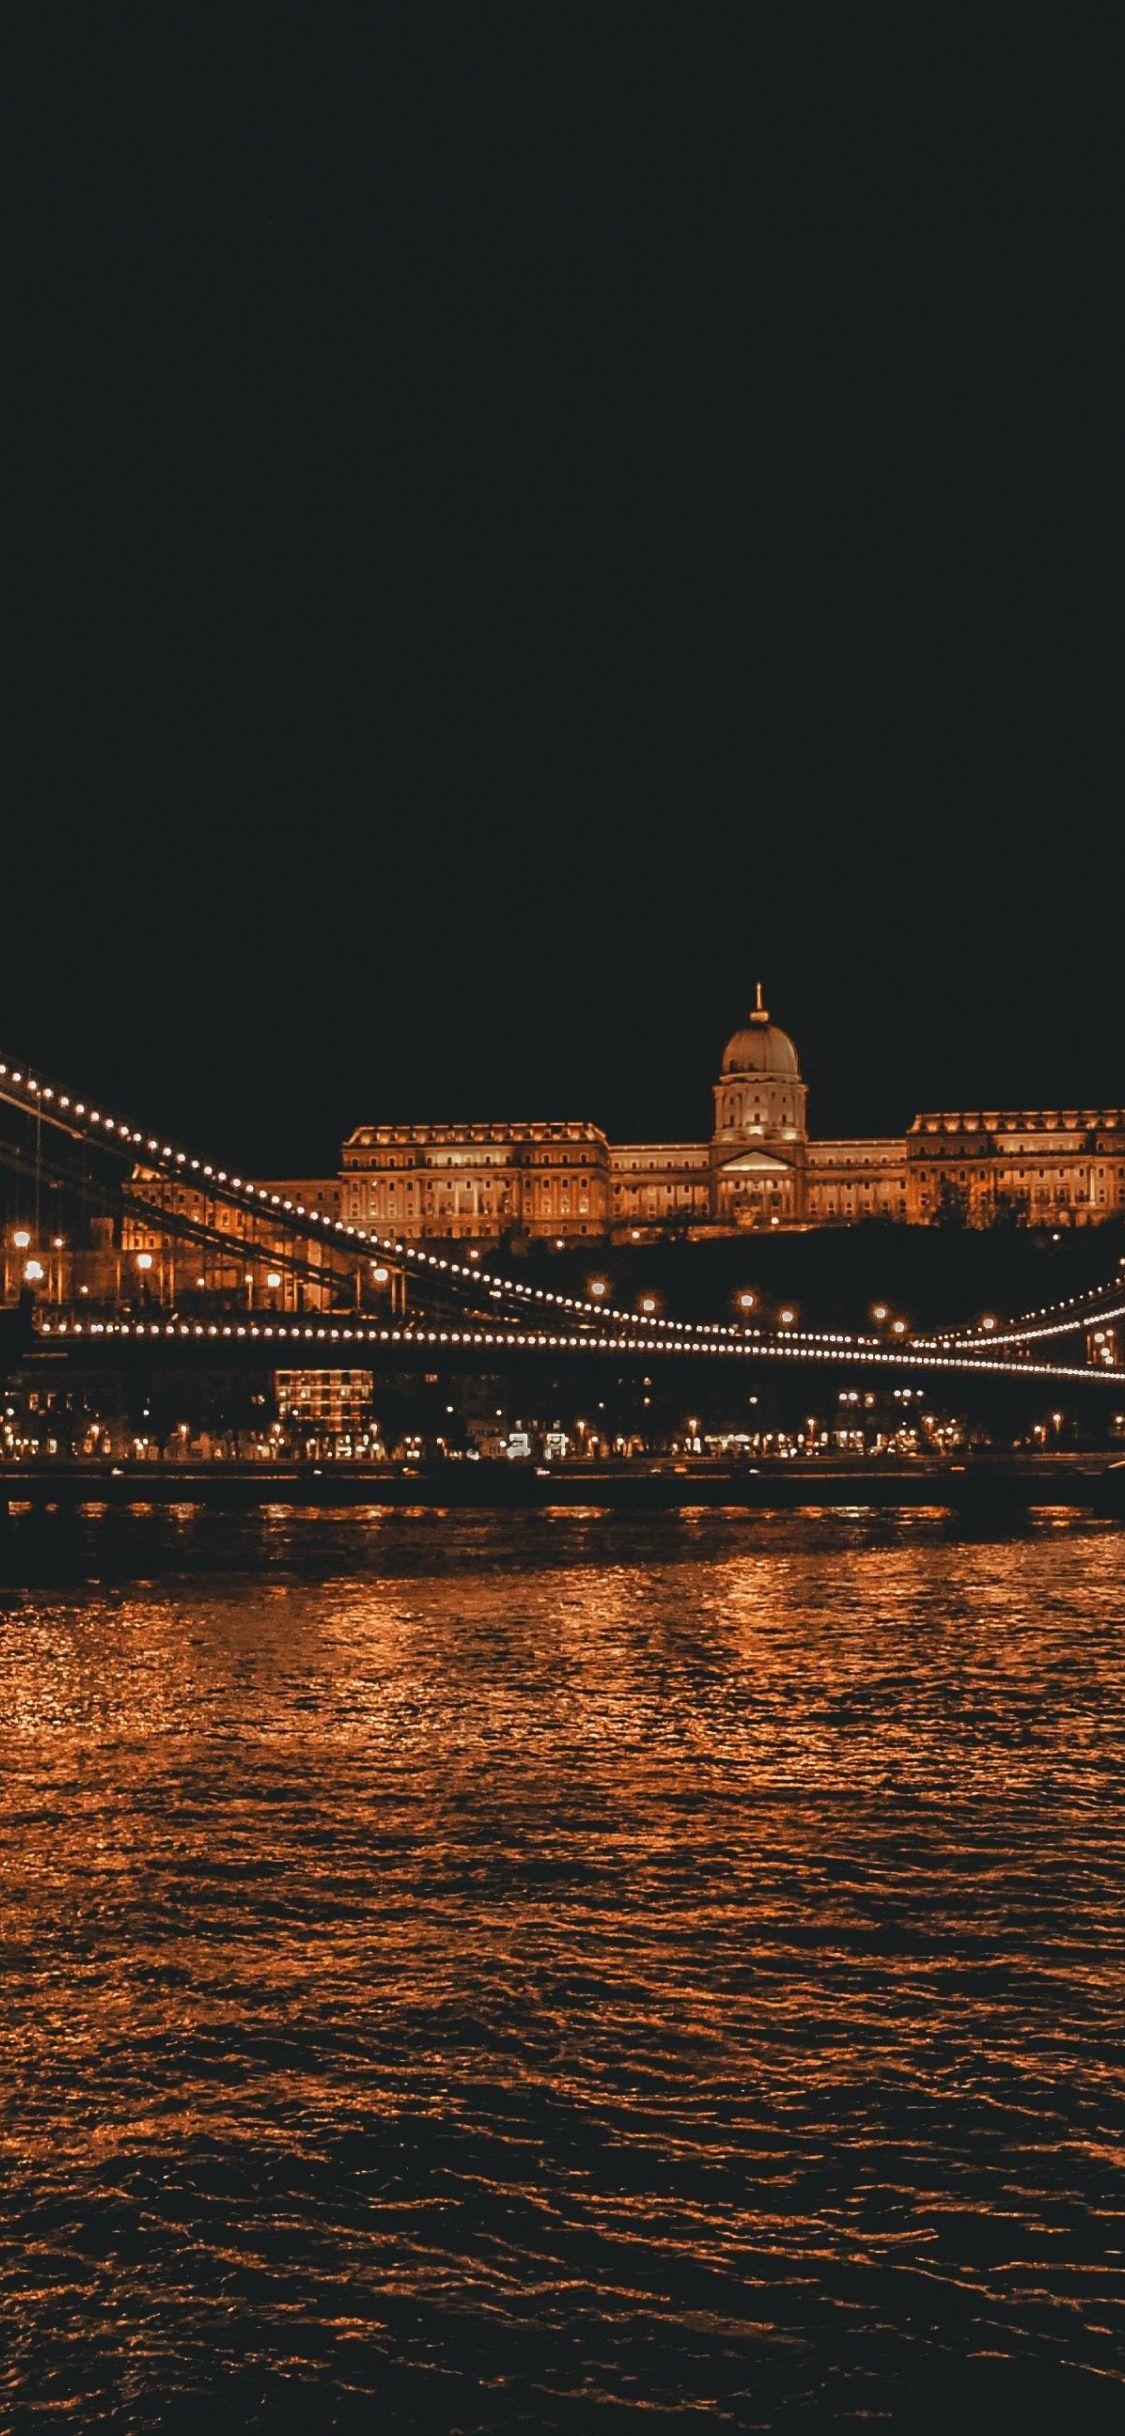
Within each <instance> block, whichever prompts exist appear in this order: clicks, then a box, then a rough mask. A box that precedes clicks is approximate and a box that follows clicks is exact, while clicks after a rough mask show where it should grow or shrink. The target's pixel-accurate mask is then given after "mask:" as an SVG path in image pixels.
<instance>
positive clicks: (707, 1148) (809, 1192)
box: [123, 986, 1125, 1287]
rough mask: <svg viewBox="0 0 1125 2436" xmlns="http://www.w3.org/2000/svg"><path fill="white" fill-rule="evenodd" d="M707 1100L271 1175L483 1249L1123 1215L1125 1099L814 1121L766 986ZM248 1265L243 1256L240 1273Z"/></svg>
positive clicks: (319, 1203) (468, 1132)
mask: <svg viewBox="0 0 1125 2436" xmlns="http://www.w3.org/2000/svg"><path fill="white" fill-rule="evenodd" d="M713 1102H714V1113H713V1121H712V1127H711V1133H710V1137H709V1139H708V1140H707V1141H705V1142H621V1143H616V1142H610V1141H609V1140H608V1139H607V1137H606V1135H605V1134H604V1133H603V1132H601V1130H600V1128H599V1127H598V1126H596V1125H591V1124H588V1123H580V1122H570V1123H549V1122H545V1123H541V1124H507V1125H504V1124H494V1125H358V1126H357V1127H356V1129H355V1132H354V1133H351V1134H349V1135H348V1138H347V1140H346V1142H345V1143H344V1145H343V1149H342V1153H341V1165H340V1169H339V1172H338V1173H337V1174H336V1175H335V1176H327V1177H313V1178H307V1177H302V1178H297V1179H286V1180H285V1181H281V1180H278V1179H271V1183H272V1184H273V1189H275V1190H277V1191H279V1192H281V1193H283V1194H284V1195H285V1196H286V1197H288V1198H291V1199H292V1200H293V1201H294V1202H296V1203H300V1204H303V1205H304V1207H305V1208H307V1209H318V1210H323V1211H324V1212H325V1213H326V1215H328V1216H330V1217H333V1218H338V1219H340V1220H342V1221H343V1223H344V1224H345V1225H350V1226H356V1227H366V1228H368V1229H369V1230H370V1231H371V1232H372V1233H374V1234H376V1235H379V1236H382V1237H383V1238H384V1239H389V1240H390V1241H402V1242H407V1243H417V1242H420V1241H429V1242H436V1243H460V1244H462V1245H479V1246H480V1247H481V1248H482V1249H483V1248H484V1247H485V1246H487V1245H489V1244H494V1243H497V1242H499V1241H500V1240H501V1239H502V1238H504V1237H514V1238H519V1237H523V1238H526V1239H528V1240H532V1241H534V1240H539V1241H547V1242H553V1243H556V1244H558V1245H560V1246H562V1245H566V1244H571V1243H575V1242H581V1241H583V1240H585V1239H595V1238H602V1239H605V1238H607V1237H608V1238H611V1239H612V1238H615V1237H616V1238H617V1239H619V1240H621V1239H626V1240H627V1239H629V1238H633V1239H637V1240H640V1239H643V1238H644V1237H651V1236H658V1235H666V1234H671V1233H682V1234H687V1235H692V1236H697V1237H702V1236H706V1235H711V1234H730V1233H734V1232H736V1231H738V1230H740V1229H743V1228H751V1229H752V1228H761V1227H779V1228H780V1227H807V1226H847V1225H852V1224H854V1223H855V1222H856V1221H858V1220H860V1219H863V1218H894V1219H898V1220H900V1221H903V1222H906V1223H909V1224H913V1225H916V1226H917V1225H921V1226H926V1225H934V1224H937V1223H941V1222H942V1221H943V1220H952V1221H963V1222H965V1223H966V1224H968V1225H971V1226H987V1225H990V1224H992V1223H993V1222H994V1221H995V1220H996V1219H998V1218H1000V1217H1003V1216H1005V1215H1008V1216H1014V1217H1019V1218H1022V1219H1024V1220H1025V1221H1026V1222H1027V1224H1029V1225H1032V1226H1040V1227H1051V1228H1058V1227H1063V1226H1089V1225H1096V1224H1098V1223H1099V1222H1100V1221H1101V1220H1104V1219H1108V1218H1113V1217H1120V1216H1122V1215H1125V1110H1123V1109H1120V1108H1046V1109H1043V1108H1038V1109H1028V1108H981V1109H955V1110H946V1111H940V1112H936V1113H929V1114H924V1115H921V1116H916V1117H915V1118H914V1120H913V1123H912V1124H911V1125H910V1126H909V1127H908V1129H907V1131H906V1132H905V1133H904V1134H901V1135H894V1136H887V1137H880V1138H878V1139H867V1140H855V1141H852V1140H847V1141H844V1140H840V1141H817V1140H815V1139H811V1138H810V1136H809V1131H808V1121H807V1110H808V1091H807V1087H806V1085H805V1082H804V1080H803V1077H802V1075H801V1069H800V1063H799V1060H798V1056H797V1051H796V1048H795V1047H794V1044H793V1042H792V1040H791V1039H790V1036H789V1034H788V1033H787V1032H783V1031H782V1030H781V1028H780V1026H779V1025H777V1024H775V1023H773V1022H772V1021H771V1018H770V1015H769V1012H768V1009H767V1008H766V1007H765V1006H764V1004H763V1002H762V992H761V988H760V986H759V989H758V992H757V997H756V1002H755V1005H754V1007H753V1008H752V1010H751V1012H750V1014H749V1015H748V1017H747V1019H746V1022H745V1023H744V1024H742V1025H740V1026H739V1029H738V1030H737V1031H736V1032H733V1033H732V1034H731V1037H730V1039H729V1040H728V1042H727V1044H726V1047H725V1049H724V1051H723V1056H722V1064H721V1068H720V1072H719V1077H718V1080H717V1082H716V1083H715V1084H714V1086H713ZM157 1189H158V1192H159V1194H160V1196H161V1197H162V1196H163V1193H164V1192H165V1190H167V1191H168V1194H169V1200H170V1203H171V1205H172V1206H174V1207H176V1208H179V1209H180V1210H182V1211H185V1212H190V1211H191V1210H192V1209H195V1211H196V1213H197V1214H203V1215H205V1216H207V1217H208V1219H209V1221H210V1223H211V1224H213V1225H216V1226H218V1228H219V1229H220V1230H221V1231H222V1232H224V1233H229V1234H230V1235H231V1236H232V1238H233V1239H234V1241H233V1242H232V1256H234V1255H235V1251H236V1245H237V1242H238V1240H239V1239H246V1240H247V1256H248V1257H249V1258H251V1260H252V1261H253V1260H254V1259H260V1258H261V1257H263V1255H262V1253H261V1249H260V1247H261V1244H262V1241H263V1237H262V1233H261V1230H260V1227H259V1224H258V1222H257V1221H254V1220H252V1219H251V1218H250V1217H249V1216H248V1214H247V1213H246V1212H244V1211H242V1210H238V1209H231V1208H228V1207H227V1206H226V1205H224V1204H221V1203H219V1204H213V1205H207V1207H206V1208H204V1207H203V1205H202V1203H201V1202H200V1197H199V1194H198V1192H197V1191H195V1190H194V1189H193V1188H192V1187H191V1186H190V1185H185V1184H182V1183H180V1182H178V1181H177V1182H176V1184H175V1185H173V1186H171V1187H165V1186H163V1185H161V1186H160V1187H159V1188H157ZM267 1232H268V1230H267ZM251 1234H253V1236H254V1239H255V1245H256V1250H255V1252H253V1253H251V1252H250V1250H249V1237H250V1235H251ZM123 1249H125V1250H129V1251H132V1252H133V1253H134V1254H148V1253H151V1254H152V1255H153V1257H155V1256H156V1255H157V1254H159V1256H160V1258H161V1260H162V1261H163V1260H165V1259H166V1258H168V1257H171V1259H172V1268H173V1274H174V1279H175V1282H176V1284H177V1287H178V1286H180V1285H182V1283H183V1282H185V1280H186V1282H188V1283H189V1284H190V1283H195V1284H197V1285H203V1284H204V1282H205V1281H206V1282H210V1275H211V1264H210V1261H209V1258H208V1257H206V1256H205V1257H204V1258H203V1259H202V1264H200V1261H199V1260H198V1259H197V1257H196V1256H195V1255H193V1254H191V1253H190V1252H187V1253H185V1252H183V1251H179V1252H178V1253H175V1254H174V1255H169V1250H168V1247H167V1245H162V1242H161V1238H160V1237H159V1235H157V1234H154V1233H152V1232H151V1230H150V1229H149V1228H148V1227H147V1226H146V1225H145V1224H144V1223H140V1224H138V1223H136V1222H133V1221H127V1223H126V1228H125V1231H124V1235H123ZM149 1265H150V1266H151V1265H152V1263H151V1260H150V1262H149ZM200 1265H202V1272H203V1273H202V1274H200V1275H199V1276H198V1277H195V1276H194V1270H195V1269H196V1268H197V1267H199V1266H200ZM240 1274H241V1272H240V1269H239V1268H238V1267H237V1266H236V1268H235V1269H234V1270H232V1275H233V1276H234V1278H235V1282H236V1283H237V1282H238V1280H239V1277H240ZM156 1282H159V1280H158V1281H156ZM246 1282H247V1283H248V1284H249V1283H250V1282H251V1281H250V1279H249V1278H247V1280H246ZM279 1282H280V1281H279Z"/></svg>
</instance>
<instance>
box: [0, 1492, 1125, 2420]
mask: <svg viewBox="0 0 1125 2436" xmlns="http://www.w3.org/2000/svg"><path fill="white" fill-rule="evenodd" d="M1123 1549H1125V1537H1123V1535H1122V1534H1121V1533H1120V1532H1119V1531H1116V1530H1115V1529H1113V1528H1112V1527H1110V1526H1094V1525H1090V1524H1082V1523H1077V1522H1073V1521H1063V1520H1062V1519H1061V1518H1050V1517H1040V1518H1038V1519H1037V1520H1036V1521H1035V1522H1033V1523H1032V1524H1031V1525H1029V1527H1028V1528H1027V1529H1026V1531H1024V1532H1023V1533H1022V1534H1021V1535H1020V1536H1018V1537H1014V1538H1007V1539H989V1538H978V1539H975V1540H973V1539H969V1538H966V1537H965V1536H963V1535H958V1534H957V1533H956V1532H955V1531H954V1530H952V1528H951V1527H950V1526H949V1525H948V1524H946V1523H944V1522H943V1521H942V1520H941V1518H940V1517H937V1516H933V1515H911V1516H903V1517H902V1518H899V1519H893V1518H883V1519H882V1520H879V1521H878V1522H876V1521H873V1520H871V1519H870V1518H864V1517H861V1516H855V1517H848V1516H842V1515H836V1516H834V1517H833V1516H829V1517H807V1518H805V1517H788V1518H785V1519H784V1520H782V1519H771V1518H769V1517H760V1516H759V1517H752V1518H750V1519H749V1520H740V1521H738V1522H737V1523H732V1522H723V1521H721V1520H715V1519H711V1520H708V1521H706V1522H699V1521H696V1522H692V1521H690V1520H687V1519H684V1520H681V1521H676V1520H672V1519H669V1520H667V1521H661V1522H658V1523H656V1524H652V1525H647V1526H644V1527H643V1528H641V1527H638V1526H636V1525H631V1524H626V1523H620V1522H615V1521H613V1520H611V1519H597V1518H590V1519H588V1520H582V1519H580V1518H579V1519H575V1518H567V1519H562V1518H559V1517H553V1518H552V1517H547V1518H543V1519H539V1518H535V1517H530V1518H528V1519H526V1520H516V1521H510V1520H509V1521H504V1522H500V1521H492V1522H489V1521H483V1520H482V1521H473V1520H470V1519H466V1518H462V1519H459V1520H453V1519H444V1520H443V1519H440V1518H439V1519H436V1520H435V1519H433V1518H427V1519H423V1518H420V1517H419V1518H415V1519H413V1520H411V1519H405V1520H396V1519H395V1518H383V1519H379V1520H375V1519H371V1518H368V1517H365V1516H364V1515H362V1514H351V1515H348V1516H347V1517H343V1518H341V1517H325V1516H318V1515H316V1514H300V1515H297V1514H294V1515H286V1514H283V1513H280V1512H279V1513H274V1514H272V1515H265V1516H262V1517H245V1518H239V1519H233V1520H232V1519H224V1518H222V1517H220V1516H214V1515H212V1516H207V1515H200V1514H198V1513H182V1514H180V1515H173V1516H160V1515H156V1514H153V1515H144V1514H140V1515H136V1516H133V1517H130V1516H121V1517H108V1516H103V1517H101V1518H98V1517H96V1516H93V1517H87V1518H84V1519H83V1518H79V1519H78V1520H77V1521H75V1522H73V1523H72V1524H66V1523H65V1522H59V1521H58V1520H56V1521H54V1522H52V1521H50V1520H48V1519H38V1520H37V1519H36V1518H34V1517H31V1516H24V1517H20V1516H16V1517H15V1519H14V1521H13V1523H12V1525H11V1526H10V1527H9V1529H8V1531H7V1533H6V1537H5V1539H4V1541H3V1542H0V1561H2V1562H3V1564H4V1566H5V1567H6V1571H7V1578H8V1579H9V1581H15V1582H16V1583H19V1582H24V1583H33V1584H35V1585H36V1586H35V1587H30V1588H19V1587H16V1588H13V1589H9V1590H7V1591H5V1592H3V1593H0V1725H2V1732H0V1762H2V1769H3V1775H2V1780H0V1787H2V1820H0V1844H2V1857H3V1881H2V1894H0V1933H2V1964H3V1977H2V1983H0V1986H2V2002H0V2060H2V2087H0V2105H2V2115H0V2169H2V2175H3V2206H2V2210H0V2359H2V2367H0V2426H2V2427H3V2428H4V2429H5V2430H14V2431H24V2430H29V2429H40V2428H42V2429H50V2430H54V2429H56V2428H60V2429H66V2428H75V2429H83V2430H84V2429H86V2428H96V2427H101V2426H106V2427H112V2428H120V2429H136V2430H143V2429H170V2430H171V2429H174V2430H183V2431H194V2430H197V2429H198V2430H200V2431H205V2432H206V2431H211V2432H213V2436H218V2432H219V2431H223V2430H234V2429H244V2428H245V2429H262V2430H288V2429H290V2428H295V2429H301V2430H306V2429H307V2430H309V2431H310V2436H311V2432H313V2431H316V2430H319V2429H332V2428H339V2429H345V2430H360V2429H363V2430H365V2431H366V2430H371V2431H388V2430H389V2431H395V2430H399V2429H401V2430H411V2429H421V2430H426V2429H441V2430H445V2431H453V2430H466V2431H467V2430H484V2429H501V2430H509V2429H516V2428H519V2429H523V2430H527V2431H529V2432H531V2436H540V2432H543V2431H556V2430H565V2431H568V2432H572V2436H601V2432H602V2431H610V2430H621V2429H625V2428H630V2429H635V2430H636V2432H637V2436H649V2432H650V2431H651V2436H659V2431H662V2430H667V2429H677V2430H678V2429H699V2430H706V2429H712V2428H713V2429H716V2430H718V2429H728V2428H733V2429H759V2428H761V2429H779V2430H789V2429H793V2430H816V2429H820V2428H837V2427H839V2428H849V2427H856V2428H861V2427H862V2428H863V2429H865V2430H866V2429H870V2428H872V2427H874V2428H876V2429H877V2428H879V2427H880V2426H885V2425H887V2424H890V2425H891V2426H894V2427H896V2428H902V2429H922V2428H925V2429H930V2428H933V2429H935V2430H936V2429H938V2428H941V2429H943V2430H945V2429H949V2428H951V2427H952V2428H954V2430H955V2431H956V2436H960V2430H959V2427H958V2422H961V2423H962V2424H964V2425H965V2426H966V2427H967V2426H968V2425H969V2424H970V2422H971V2421H979V2422H981V2423H982V2424H986V2425H992V2426H994V2427H996V2428H997V2429H999V2428H1002V2427H1007V2426H1012V2427H1019V2426H1021V2425H1022V2426H1023V2427H1024V2428H1028V2427H1031V2428H1036V2427H1056V2426H1057V2427H1059V2428H1062V2427H1067V2428H1069V2429H1073V2430H1076V2431H1082V2430H1085V2429H1087V2428H1102V2427H1105V2428H1109V2427H1120V2426H1121V2425H1122V2424H1123V2423H1125V2340H1123V2336H1125V2308H1123V2302H1125V2255H1123V2253H1125V2175H1123V2171H1122V2166H1123V2130H1125V2105H1123V2068H1122V2066H1123V2028H1122V2024H1123V2015H1125V1970H1123V1956H1125V1934H1123V1931H1125V1902H1123V1877H1125V1872H1123V1859H1125V1852H1123V1844H1125V1838H1123V1834H1122V1807H1121V1784H1122V1773H1121V1770H1122V1759H1123V1756H1125V1697H1123V1694H1125V1661H1123V1642H1122V1630H1121V1617H1122V1605H1123V1600H1122V1592H1121V1583H1120V1573H1121V1557H1122V1552H1123Z"/></svg>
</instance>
